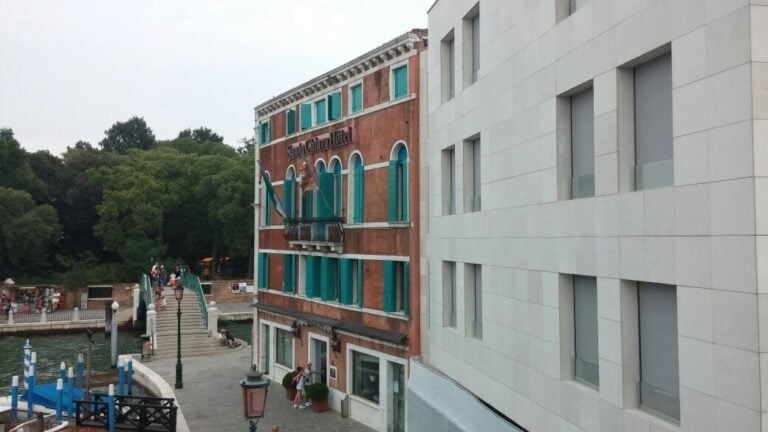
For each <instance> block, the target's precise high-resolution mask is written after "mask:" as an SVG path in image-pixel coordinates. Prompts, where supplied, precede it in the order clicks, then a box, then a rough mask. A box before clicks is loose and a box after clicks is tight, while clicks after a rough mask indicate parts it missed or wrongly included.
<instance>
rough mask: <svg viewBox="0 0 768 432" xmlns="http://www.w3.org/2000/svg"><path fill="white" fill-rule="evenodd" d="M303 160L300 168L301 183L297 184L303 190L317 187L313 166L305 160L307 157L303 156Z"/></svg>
mask: <svg viewBox="0 0 768 432" xmlns="http://www.w3.org/2000/svg"><path fill="white" fill-rule="evenodd" d="M303 160H304V166H303V167H302V168H301V183H300V184H299V186H301V189H302V190H303V191H310V190H317V189H319V186H318V182H317V174H315V168H314V167H313V166H312V164H310V163H309V162H308V161H307V158H303Z"/></svg>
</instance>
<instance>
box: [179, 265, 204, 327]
mask: <svg viewBox="0 0 768 432" xmlns="http://www.w3.org/2000/svg"><path fill="white" fill-rule="evenodd" d="M181 286H183V287H184V288H187V289H188V290H190V291H192V292H193V293H195V295H197V303H198V305H200V313H202V314H203V324H204V325H205V328H208V306H206V304H205V294H203V286H202V285H201V284H200V278H199V277H197V276H195V275H194V274H192V273H191V272H190V271H189V269H187V268H182V269H181Z"/></svg>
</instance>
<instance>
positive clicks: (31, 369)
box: [27, 364, 35, 419]
mask: <svg viewBox="0 0 768 432" xmlns="http://www.w3.org/2000/svg"><path fill="white" fill-rule="evenodd" d="M27 379H28V380H29V385H28V386H27V387H29V390H28V391H27V418H29V419H31V418H32V405H33V403H34V401H33V399H34V398H33V395H34V393H35V365H33V364H32V365H29V378H27Z"/></svg>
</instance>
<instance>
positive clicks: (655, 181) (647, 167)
mask: <svg viewBox="0 0 768 432" xmlns="http://www.w3.org/2000/svg"><path fill="white" fill-rule="evenodd" d="M634 72H635V73H634V78H635V83H634V84H635V189H637V190H643V189H652V188H657V187H664V186H671V185H672V184H673V183H674V163H673V160H672V156H673V154H672V136H673V134H672V55H671V54H669V53H667V54H664V55H662V56H660V57H657V58H655V59H653V60H651V61H649V62H646V63H644V64H642V65H640V66H637V67H636V68H635V71H634Z"/></svg>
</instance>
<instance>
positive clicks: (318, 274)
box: [312, 257, 322, 297]
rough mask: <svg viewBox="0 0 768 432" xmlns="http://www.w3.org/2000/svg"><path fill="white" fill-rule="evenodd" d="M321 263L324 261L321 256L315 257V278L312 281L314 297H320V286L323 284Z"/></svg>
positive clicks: (313, 273)
mask: <svg viewBox="0 0 768 432" xmlns="http://www.w3.org/2000/svg"><path fill="white" fill-rule="evenodd" d="M321 263H322V261H321V260H320V257H315V259H314V261H313V265H314V267H315V269H314V270H312V275H313V276H314V280H313V281H312V291H313V293H312V294H313V295H312V297H320V286H321V280H320V278H321V277H322V268H321Z"/></svg>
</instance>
